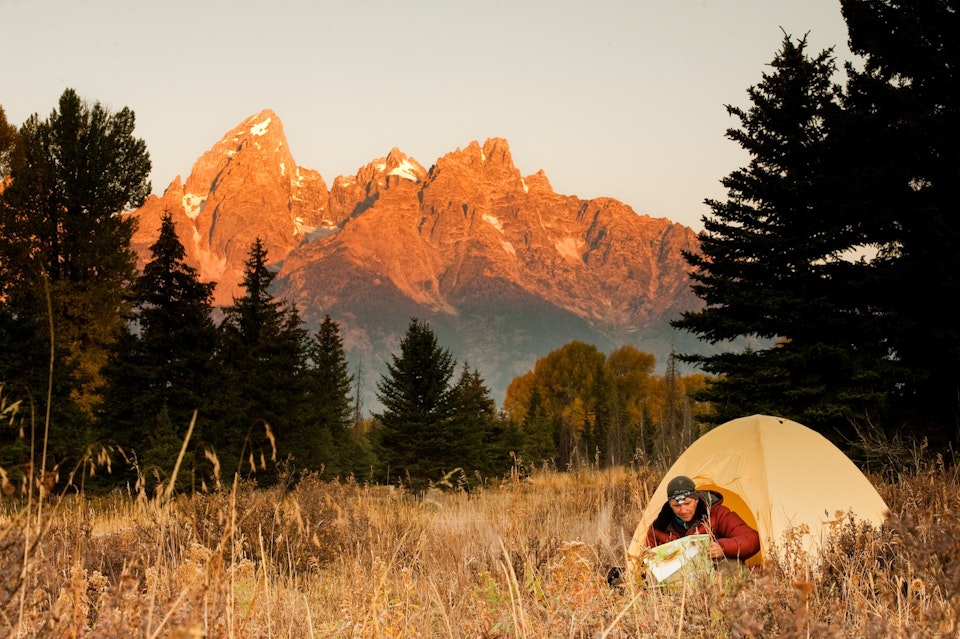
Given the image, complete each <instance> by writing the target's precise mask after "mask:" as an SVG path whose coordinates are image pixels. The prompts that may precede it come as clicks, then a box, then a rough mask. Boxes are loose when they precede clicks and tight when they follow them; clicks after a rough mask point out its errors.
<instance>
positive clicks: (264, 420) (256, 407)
mask: <svg viewBox="0 0 960 639" xmlns="http://www.w3.org/2000/svg"><path fill="white" fill-rule="evenodd" d="M275 277H276V276H275V274H274V273H272V272H271V271H270V270H269V269H268V268H267V251H266V249H265V248H264V247H263V242H262V241H261V240H260V239H259V238H258V239H257V240H255V241H254V243H253V245H252V246H251V249H250V257H249V258H248V259H247V261H246V262H245V264H244V276H243V282H242V285H243V287H244V289H245V290H246V292H245V294H244V296H243V297H240V298H236V299H234V301H233V305H231V306H229V307H227V308H226V309H224V319H223V321H222V322H221V324H220V343H219V348H218V363H219V365H220V373H221V376H222V381H221V384H220V392H219V393H218V394H217V403H218V409H217V411H216V414H215V416H214V419H215V420H217V423H218V428H217V429H216V430H211V431H208V441H209V442H210V443H211V444H212V445H213V447H214V448H215V449H216V453H217V455H218V457H219V459H220V462H221V467H222V469H223V472H224V473H225V474H226V475H227V476H231V475H232V474H233V473H234V472H235V471H236V470H238V469H241V466H240V463H241V462H243V463H245V464H246V462H249V460H251V459H252V460H253V462H254V463H252V464H246V465H244V466H243V470H244V471H254V470H256V471H258V472H261V473H262V469H263V467H264V465H266V466H267V467H268V472H266V473H262V474H261V476H262V477H263V478H264V481H271V480H272V479H274V478H275V477H276V475H275V472H276V467H275V465H274V464H273V463H272V461H271V460H273V459H274V455H276V460H285V459H286V458H287V457H288V456H292V457H293V458H294V459H297V458H299V457H300V456H301V455H302V454H303V451H302V450H299V448H298V443H297V438H296V436H295V434H296V433H297V432H299V431H300V429H301V427H302V423H303V420H305V419H306V418H307V417H306V414H305V401H306V397H307V386H308V375H307V348H308V334H307V331H306V329H304V328H303V325H302V322H301V321H300V314H299V313H298V312H297V309H296V307H294V306H291V305H288V304H286V303H285V302H284V301H283V300H278V299H276V298H274V296H273V295H272V294H271V293H270V290H269V289H270V285H271V284H272V283H273V280H274V278H275ZM241 456H242V457H241Z"/></svg>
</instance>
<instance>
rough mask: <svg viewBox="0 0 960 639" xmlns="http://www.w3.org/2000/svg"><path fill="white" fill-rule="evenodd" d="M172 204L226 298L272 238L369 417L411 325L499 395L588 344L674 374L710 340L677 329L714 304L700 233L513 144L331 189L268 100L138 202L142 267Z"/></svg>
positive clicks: (378, 163) (273, 261)
mask: <svg viewBox="0 0 960 639" xmlns="http://www.w3.org/2000/svg"><path fill="white" fill-rule="evenodd" d="M165 212H169V213H170V214H171V215H172V217H173V220H174V223H175V225H176V229H177V234H178V236H179V238H180V240H181V242H182V243H183V245H184V248H185V251H186V255H187V258H186V259H187V262H188V263H189V264H190V265H192V266H194V267H195V268H197V269H198V271H199V273H200V276H201V279H203V280H204V281H214V282H217V287H216V292H215V304H217V305H220V306H223V305H228V304H230V303H232V301H233V298H234V297H239V296H241V295H242V294H243V292H244V291H243V290H242V288H241V287H240V282H241V279H242V275H243V264H244V261H245V260H246V259H247V258H248V257H249V251H250V248H251V245H252V243H253V242H254V240H255V239H257V238H259V239H260V240H261V241H262V243H263V246H264V247H265V248H266V250H267V256H268V261H269V263H270V267H271V268H272V269H275V271H276V275H277V277H276V280H275V282H274V289H273V291H272V292H273V293H274V294H275V295H276V296H277V297H279V298H283V299H285V300H286V301H288V302H289V303H292V304H295V305H296V307H297V309H298V311H299V313H300V315H301V318H302V319H303V321H304V324H305V327H306V328H307V329H308V330H311V332H312V331H314V330H315V329H316V328H317V326H318V325H319V323H320V321H321V320H322V319H323V317H324V315H330V316H331V317H332V318H333V319H334V320H335V321H337V322H338V324H339V326H340V331H341V336H342V337H343V342H344V348H345V350H346V353H347V356H348V359H349V360H350V362H351V366H352V368H353V371H352V372H353V373H354V374H356V375H358V376H359V379H360V382H361V383H360V387H361V388H362V389H363V393H362V395H363V398H364V399H363V401H364V408H365V409H368V410H369V409H375V408H376V407H377V406H378V403H377V401H376V392H375V391H376V383H377V382H378V381H379V379H380V375H381V374H382V373H383V372H384V371H385V370H386V366H385V364H386V362H387V361H389V360H390V359H391V357H392V356H393V355H395V354H399V342H400V340H401V338H402V337H403V335H404V333H405V332H406V329H407V327H408V325H409V323H410V320H411V319H412V318H417V319H420V320H425V321H427V322H429V324H430V327H431V329H432V330H433V331H434V333H435V334H436V335H437V338H438V341H439V343H440V345H441V346H443V347H444V348H448V349H449V350H450V352H451V354H452V355H453V356H454V358H455V359H456V360H457V361H458V363H459V364H460V366H461V367H462V366H464V365H466V366H469V368H470V369H471V370H473V369H476V370H477V371H478V372H479V373H480V374H481V376H482V377H483V379H484V380H485V381H486V383H487V386H488V387H489V389H490V390H491V395H492V397H493V398H494V399H495V400H496V401H497V403H498V404H500V403H502V401H503V397H504V394H505V391H506V387H507V385H508V384H509V383H510V381H511V380H512V379H514V378H515V377H517V376H519V375H522V374H524V373H526V372H527V371H529V370H532V368H533V366H534V364H535V362H536V361H537V359H539V358H542V357H544V356H545V355H547V354H548V353H549V352H551V351H553V350H555V349H557V348H560V347H561V346H563V345H564V344H566V343H568V342H570V341H573V340H579V341H582V342H586V343H588V344H593V345H595V346H596V347H597V348H598V349H599V350H601V351H602V352H605V353H609V352H610V351H611V350H613V349H614V348H617V347H619V346H621V345H624V344H630V345H633V346H635V347H637V348H638V349H640V350H642V351H644V352H647V353H652V354H654V355H655V356H656V358H657V363H658V369H660V370H662V369H663V366H664V364H665V363H666V360H667V358H668V356H669V353H670V352H671V350H676V351H679V352H685V351H689V350H696V349H698V348H700V347H701V345H699V343H698V342H696V340H695V339H694V338H693V337H692V336H690V335H689V334H685V333H680V332H677V331H675V330H674V329H672V328H671V327H670V326H669V321H670V320H671V319H673V318H676V317H678V316H679V314H680V313H681V312H683V311H685V310H693V309H697V308H700V307H701V306H702V302H701V301H700V300H699V299H698V298H697V297H696V296H695V295H694V294H693V293H692V291H691V289H690V283H691V282H690V278H689V275H688V270H689V267H688V265H687V264H686V262H685V261H684V260H683V258H682V255H681V252H682V251H691V252H696V251H697V250H698V246H699V245H698V240H697V235H696V233H695V232H694V231H693V230H692V229H690V228H688V227H685V226H683V225H680V224H677V223H674V222H671V221H670V220H667V219H665V218H653V217H650V216H647V215H638V214H637V213H636V212H635V211H634V210H633V209H631V208H630V207H629V206H627V205H626V204H624V203H622V202H619V201H617V200H615V199H611V198H603V197H601V198H595V199H590V200H582V199H579V198H577V197H576V196H571V195H562V194H558V193H555V192H554V191H553V188H552V187H551V185H550V182H549V180H548V179H547V176H546V175H545V174H544V172H543V171H542V170H540V171H538V172H536V173H533V174H530V175H527V176H523V175H522V174H521V172H520V171H519V170H518V169H517V167H515V166H514V164H513V159H512V157H511V154H510V147H509V144H508V143H507V141H506V140H504V139H501V138H490V139H488V140H486V141H485V142H483V144H482V145H481V144H480V143H479V142H477V141H472V142H470V143H469V144H467V145H466V146H465V147H463V148H457V149H456V150H454V151H451V152H449V153H447V154H446V155H443V156H442V157H440V158H438V159H437V160H436V161H435V162H434V163H433V165H431V166H430V168H425V167H424V166H423V165H421V164H420V163H419V162H418V161H417V160H415V159H414V158H412V157H409V156H407V155H405V154H404V153H403V152H402V151H400V150H399V149H396V148H394V149H392V150H390V152H389V153H388V154H387V155H386V157H383V158H377V159H374V160H372V161H371V162H370V163H368V164H367V165H365V166H363V167H360V168H359V169H358V170H357V171H356V173H354V174H353V175H341V176H338V177H336V178H334V179H333V181H332V183H331V184H330V185H329V186H328V185H327V183H326V181H325V180H324V179H323V177H322V176H321V175H320V174H319V173H318V172H317V171H315V170H313V169H309V168H306V167H302V166H299V165H298V164H297V163H296V160H295V159H294V158H293V156H292V155H291V153H290V150H289V147H288V144H287V139H286V137H285V134H284V131H283V124H282V122H281V121H280V118H279V117H278V116H277V114H276V113H274V112H273V111H270V110H264V111H261V112H260V113H257V114H255V115H253V116H251V117H249V118H247V119H246V120H245V121H244V122H242V123H240V124H239V125H238V126H237V127H236V128H234V129H233V130H232V131H230V132H228V133H227V134H226V135H224V136H223V137H222V138H221V139H220V140H219V141H218V142H216V143H215V144H214V145H213V146H212V147H211V148H210V149H209V150H208V151H206V152H205V153H204V154H203V155H201V156H200V158H198V159H197V161H196V162H195V164H194V165H193V168H192V170H191V171H190V174H189V176H188V177H187V179H186V181H183V180H182V179H181V177H180V176H177V177H176V178H175V179H174V180H173V181H172V182H171V184H170V185H169V186H168V187H167V189H166V190H165V191H164V193H163V195H162V196H159V197H158V196H156V195H151V196H150V197H149V198H148V199H147V201H146V202H145V203H144V204H143V206H142V207H140V208H139V209H137V210H136V211H134V212H133V213H132V215H134V216H135V217H136V218H137V219H138V230H137V232H136V234H135V235H134V238H133V248H134V250H136V252H137V254H138V256H139V260H140V265H141V267H142V266H143V264H145V263H146V261H147V260H148V259H149V258H150V250H149V249H150V246H151V245H152V244H153V242H154V241H155V240H156V238H157V236H158V234H159V229H160V220H161V218H162V216H163V214H164V213H165ZM458 374H459V369H458Z"/></svg>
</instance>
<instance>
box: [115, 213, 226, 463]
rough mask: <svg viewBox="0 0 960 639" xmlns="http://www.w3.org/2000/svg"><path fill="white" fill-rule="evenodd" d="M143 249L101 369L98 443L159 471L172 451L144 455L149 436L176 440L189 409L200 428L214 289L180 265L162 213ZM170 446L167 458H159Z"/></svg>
mask: <svg viewBox="0 0 960 639" xmlns="http://www.w3.org/2000/svg"><path fill="white" fill-rule="evenodd" d="M150 251H151V259H150V261H149V262H147V264H146V266H145V267H144V269H143V273H142V274H141V275H140V277H139V278H137V281H136V283H135V284H134V287H133V303H134V309H133V324H132V326H131V329H132V330H131V332H130V333H129V335H128V336H127V337H125V339H124V340H122V342H121V343H119V344H118V347H117V349H116V352H115V355H114V356H113V358H112V361H111V366H109V367H108V368H107V374H106V379H107V380H108V385H107V391H106V393H105V396H106V401H105V402H104V405H103V409H102V410H101V415H100V421H101V430H102V432H103V436H104V437H105V438H109V439H111V440H112V441H115V442H117V443H118V444H120V445H121V447H123V448H125V449H130V450H135V451H137V452H138V453H139V456H140V458H141V462H143V459H144V457H146V456H149V457H150V458H151V459H152V460H153V461H154V462H155V463H156V464H158V465H159V471H158V472H161V473H162V472H164V471H169V470H170V469H172V467H173V463H174V461H175V459H176V454H177V453H179V446H177V447H173V448H172V447H171V446H170V444H169V442H166V441H164V442H161V443H160V447H161V448H162V450H163V451H165V452H163V454H156V451H154V452H153V453H150V454H149V455H148V451H149V450H150V448H151V447H152V438H153V437H154V434H155V433H157V432H160V430H162V429H167V430H169V431H170V432H169V438H172V439H175V440H179V441H180V442H181V443H182V440H183V437H184V436H185V434H186V431H187V428H188V426H189V424H190V421H191V419H192V418H193V413H194V411H196V410H199V411H200V413H199V415H201V416H202V417H201V420H200V423H203V418H205V417H206V411H205V410H202V409H204V408H205V402H206V397H207V395H208V393H209V391H210V389H211V387H212V383H213V379H212V375H213V367H212V364H213V361H212V360H213V355H214V350H215V346H216V335H217V333H216V326H215V324H214V322H213V318H212V312H213V308H212V305H211V300H212V297H213V290H214V287H215V286H216V285H215V284H214V283H204V282H201V281H200V279H199V274H198V273H197V271H196V269H194V268H192V267H190V266H189V265H187V264H186V263H185V262H184V258H185V255H186V254H185V251H184V248H183V244H181V242H180V240H179V238H178V237H177V233H176V228H175V226H174V223H173V219H172V217H171V215H170V214H169V213H167V214H165V215H164V216H163V218H162V221H161V226H160V234H159V237H158V238H157V241H156V242H155V243H154V244H153V246H151V247H150ZM158 420H162V421H163V423H160V422H159V421H158ZM161 427H162V428H161ZM201 436H202V428H197V427H195V430H194V437H197V438H199V437H201ZM171 449H173V455H174V457H173V458H167V457H166V455H167V453H169V451H170V450H171ZM143 470H144V471H147V470H150V469H148V468H147V467H146V466H143Z"/></svg>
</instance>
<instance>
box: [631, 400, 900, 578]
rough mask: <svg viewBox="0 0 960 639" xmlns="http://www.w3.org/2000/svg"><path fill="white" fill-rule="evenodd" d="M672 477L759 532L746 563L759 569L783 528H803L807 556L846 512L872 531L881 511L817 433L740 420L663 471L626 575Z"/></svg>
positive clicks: (760, 418)
mask: <svg viewBox="0 0 960 639" xmlns="http://www.w3.org/2000/svg"><path fill="white" fill-rule="evenodd" d="M676 475H686V476H688V477H690V478H691V479H693V481H694V483H695V484H696V486H697V489H698V490H715V491H717V492H719V493H720V494H722V495H723V503H724V504H725V505H726V506H728V507H730V508H731V509H732V510H733V511H735V512H736V513H737V514H738V515H740V517H742V518H743V520H744V521H745V522H747V523H748V524H750V525H751V526H753V528H755V529H756V530H757V531H758V532H759V533H760V546H761V550H760V553H758V554H757V555H755V556H754V557H753V558H751V559H750V560H749V561H748V562H747V565H756V564H759V563H761V562H762V561H763V557H764V555H768V556H769V554H770V553H771V551H772V550H773V548H774V547H775V546H779V545H781V544H783V542H784V539H783V534H784V533H785V532H787V531H789V530H791V529H792V530H793V533H794V534H796V533H798V532H799V531H802V530H803V528H804V527H805V528H806V531H807V532H806V533H805V534H804V535H803V537H802V540H801V542H802V548H803V549H804V550H806V551H808V552H811V553H815V552H816V551H817V548H818V546H819V545H820V544H821V543H822V542H823V541H825V540H826V537H827V533H828V530H827V524H829V523H830V522H831V521H835V520H837V516H838V513H842V514H844V515H845V514H847V513H848V512H850V511H852V513H853V514H854V516H855V517H857V518H858V519H859V520H862V521H866V522H869V523H871V524H873V525H875V526H879V525H880V524H881V523H882V522H883V520H884V518H885V517H886V514H887V512H888V508H887V505H886V503H885V502H884V501H883V498H882V497H880V495H879V494H878V493H877V491H876V489H875V488H874V487H873V485H872V484H871V483H870V481H869V480H868V479H867V478H866V477H865V476H864V475H863V473H861V472H860V470H859V469H858V468H857V467H856V466H855V465H854V463H853V462H852V461H850V459H849V458H848V457H847V456H846V455H844V454H843V453H842V452H841V451H840V449H838V448H837V447H836V446H834V445H833V444H832V443H830V442H829V441H828V440H827V439H826V438H825V437H823V436H822V435H820V434H819V433H817V432H815V431H813V430H811V429H809V428H807V427H806V426H803V425H801V424H798V423H797V422H793V421H790V420H788V419H782V418H779V417H771V416H769V415H752V416H750V417H742V418H740V419H735V420H733V421H729V422H727V423H725V424H722V425H720V426H717V427H716V428H714V429H713V430H710V431H709V432H707V433H706V434H704V435H703V436H701V437H700V438H699V439H697V440H696V441H695V442H693V444H691V445H690V447H689V448H687V450H686V451H684V452H683V454H681V455H680V457H679V458H678V459H677V461H676V462H674V464H673V466H671V467H670V470H669V471H668V472H667V474H666V475H665V476H664V477H663V480H662V481H661V482H660V485H659V486H658V487H657V489H656V491H655V492H654V493H653V496H652V497H651V498H650V502H649V503H648V504H647V507H646V508H645V509H644V511H643V515H642V516H641V517H640V524H639V525H638V526H637V529H636V532H635V533H634V535H633V540H632V541H631V543H630V547H629V549H628V550H627V563H628V569H631V570H634V569H637V568H638V565H637V562H638V561H640V560H641V559H642V557H643V554H644V550H645V548H646V535H647V529H648V528H649V527H650V524H651V523H652V522H653V520H654V519H656V517H657V515H658V514H659V512H660V509H661V508H662V507H663V504H664V502H666V500H667V483H668V482H669V481H670V479H671V478H673V477H675V476H676Z"/></svg>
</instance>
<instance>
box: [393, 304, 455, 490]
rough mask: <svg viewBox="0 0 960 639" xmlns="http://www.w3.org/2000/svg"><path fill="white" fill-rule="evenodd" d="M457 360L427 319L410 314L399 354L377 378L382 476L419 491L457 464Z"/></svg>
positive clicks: (394, 356)
mask: <svg viewBox="0 0 960 639" xmlns="http://www.w3.org/2000/svg"><path fill="white" fill-rule="evenodd" d="M455 368H456V362H455V361H454V360H453V357H452V356H451V354H450V351H449V350H448V349H445V348H442V347H441V346H440V345H439V344H438V342H437V337H436V335H435V334H434V333H433V331H432V330H431V329H430V327H429V325H428V324H427V323H426V322H421V321H419V320H417V319H415V318H414V319H412V320H411V321H410V324H409V326H408V327H407V332H406V334H405V335H404V337H403V339H402V340H401V341H400V354H399V355H396V354H394V355H393V356H392V359H391V361H390V362H387V372H386V373H385V374H384V375H383V376H382V377H381V379H380V381H379V382H378V383H377V398H378V399H379V400H380V402H381V403H382V404H383V411H382V412H381V413H379V414H377V415H375V417H376V419H377V420H378V421H379V428H378V430H377V431H376V444H377V451H378V457H379V461H380V464H381V465H382V467H383V468H382V471H383V475H381V476H382V477H383V478H385V479H387V480H388V481H390V482H395V481H400V482H403V483H409V485H410V486H411V487H412V488H413V489H415V490H423V489H425V488H426V486H427V484H428V483H429V482H430V481H436V480H438V479H441V478H442V477H443V476H444V475H445V474H446V473H448V472H451V471H453V470H454V469H455V468H457V464H458V461H459V459H458V458H457V453H459V445H460V442H458V441H457V438H458V437H459V436H461V434H462V433H460V432H459V431H458V430H457V429H456V428H453V427H452V426H451V425H452V418H453V416H454V414H455V411H456V399H457V398H456V393H455V391H454V388H453V387H452V386H451V383H450V381H451V378H452V377H453V374H454V370H455Z"/></svg>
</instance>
